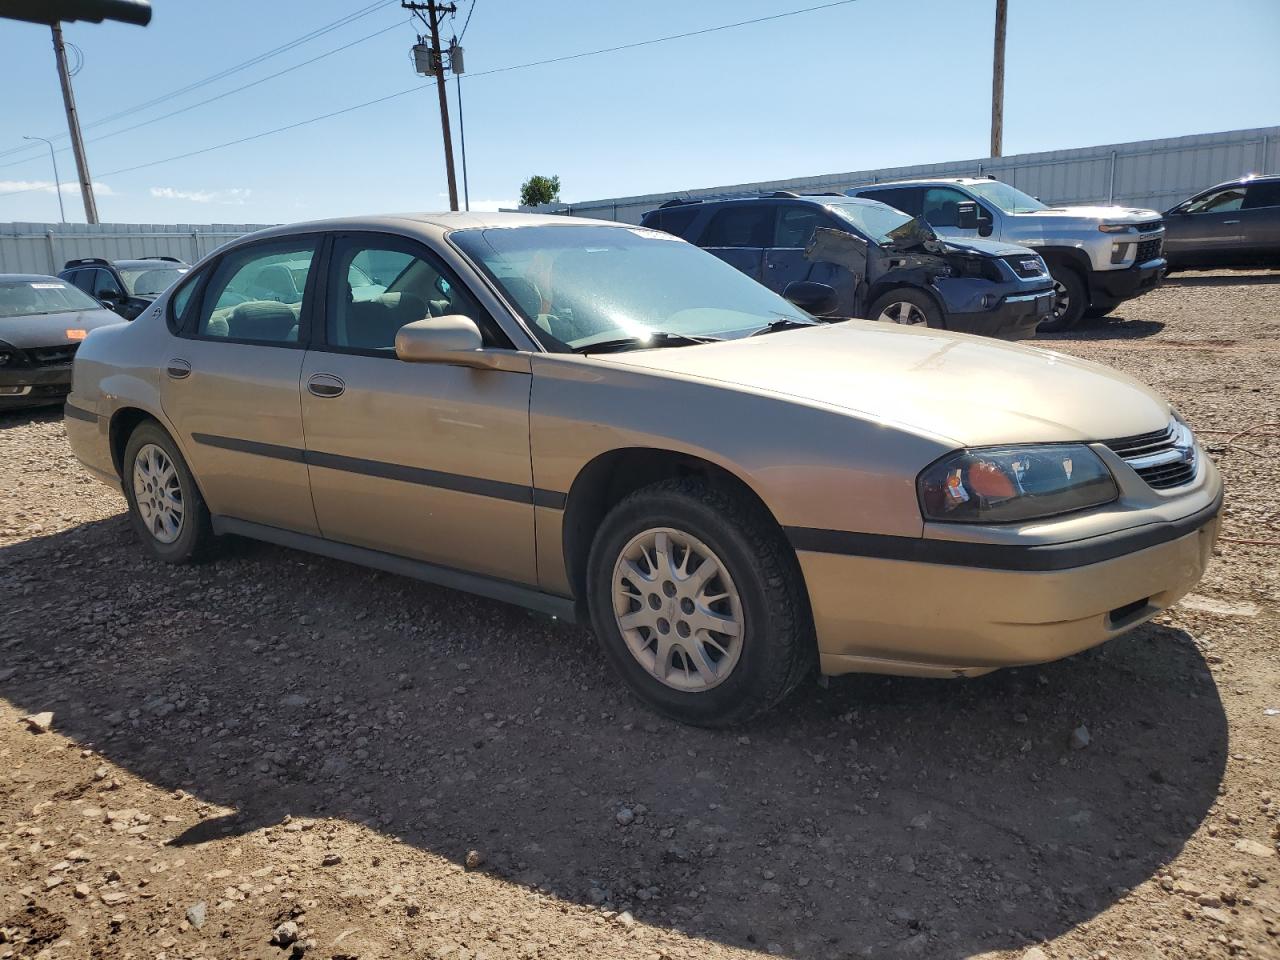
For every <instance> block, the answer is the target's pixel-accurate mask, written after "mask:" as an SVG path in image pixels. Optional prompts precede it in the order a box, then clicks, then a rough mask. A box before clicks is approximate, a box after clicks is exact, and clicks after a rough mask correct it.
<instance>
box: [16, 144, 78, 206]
mask: <svg viewBox="0 0 1280 960" xmlns="http://www.w3.org/2000/svg"><path fill="white" fill-rule="evenodd" d="M22 139H23V140H44V142H45V143H47V144H48V145H49V159H50V160H51V161H53V189H54V190H55V191H57V194H58V216H60V217H61V218H62V222H63V223H66V222H67V212H66V211H65V210H64V209H62V181H61V180H60V179H59V178H58V158H57V157H55V156H54V154H53V141H52V140H49V139H47V138H45V137H28V136H25V135H24V136H23V138H22Z"/></svg>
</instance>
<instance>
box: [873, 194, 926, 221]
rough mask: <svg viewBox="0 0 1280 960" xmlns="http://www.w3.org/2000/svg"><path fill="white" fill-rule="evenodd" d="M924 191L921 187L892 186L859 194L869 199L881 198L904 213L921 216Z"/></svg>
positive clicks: (882, 201)
mask: <svg viewBox="0 0 1280 960" xmlns="http://www.w3.org/2000/svg"><path fill="white" fill-rule="evenodd" d="M923 193H924V191H923V190H921V189H920V188H919V187H891V188H889V189H887V190H868V191H866V192H865V193H860V194H858V196H860V197H865V198H866V199H868V200H879V201H880V202H881V203H887V204H888V205H889V206H891V207H893V208H894V209H895V210H901V211H902V212H903V213H906V214H910V215H911V216H913V217H918V216H920V199H921V194H923Z"/></svg>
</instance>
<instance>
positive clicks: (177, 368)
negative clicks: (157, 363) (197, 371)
mask: <svg viewBox="0 0 1280 960" xmlns="http://www.w3.org/2000/svg"><path fill="white" fill-rule="evenodd" d="M165 373H167V374H168V375H169V379H170V380H185V379H186V378H187V377H189V376H191V364H190V363H188V362H187V361H186V360H183V359H182V358H181V357H174V358H173V359H172V360H170V361H169V365H168V366H167V367H166V368H165Z"/></svg>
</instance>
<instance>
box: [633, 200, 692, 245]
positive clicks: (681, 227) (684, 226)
mask: <svg viewBox="0 0 1280 960" xmlns="http://www.w3.org/2000/svg"><path fill="white" fill-rule="evenodd" d="M700 212H701V211H700V210H699V209H698V204H696V203H691V204H688V205H687V206H682V207H667V208H665V209H659V210H654V211H653V212H652V213H651V214H649V216H647V217H645V226H646V227H653V229H655V230H665V231H666V232H667V233H671V234H674V235H675V236H677V237H683V236H684V235H685V233H686V232H688V230H689V228H690V227H691V226H693V221H694V220H696V219H697V218H698V214H699V213H700Z"/></svg>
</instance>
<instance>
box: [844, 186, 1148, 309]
mask: <svg viewBox="0 0 1280 960" xmlns="http://www.w3.org/2000/svg"><path fill="white" fill-rule="evenodd" d="M847 192H848V193H849V194H850V195H851V196H857V197H868V198H870V199H873V200H880V201H883V202H884V203H887V204H889V205H891V206H894V207H897V208H898V209H899V210H902V211H905V212H906V213H909V214H911V215H912V216H916V217H922V218H923V219H924V220H926V221H927V222H928V223H929V225H930V226H932V227H933V228H934V230H936V231H937V232H938V233H940V234H942V235H943V236H946V237H992V238H994V239H997V240H1003V241H1004V242H1006V243H1020V244H1023V245H1024V246H1028V247H1032V248H1033V249H1034V250H1035V251H1036V252H1037V253H1039V254H1040V255H1041V256H1042V257H1044V260H1045V262H1046V263H1047V264H1048V265H1049V271H1050V273H1052V274H1053V281H1054V285H1055V287H1056V289H1057V294H1058V297H1057V301H1056V303H1055V304H1054V308H1053V312H1052V314H1051V315H1050V316H1049V317H1048V318H1047V319H1045V320H1044V321H1043V322H1042V323H1041V324H1040V330H1041V331H1043V332H1046V333H1052V332H1055V331H1060V330H1069V329H1070V328H1071V327H1074V326H1075V325H1076V324H1077V323H1079V322H1080V319H1081V318H1082V317H1085V316H1088V317H1102V316H1105V315H1106V314H1108V313H1110V312H1111V311H1112V310H1114V309H1115V308H1116V307H1118V306H1119V305H1120V304H1121V303H1123V302H1124V301H1125V300H1130V299H1132V298H1133V297H1137V296H1139V295H1141V294H1143V293H1146V292H1147V291H1148V290H1152V289H1154V288H1155V287H1157V286H1158V285H1159V284H1160V280H1161V277H1162V276H1163V274H1164V268H1165V265H1166V264H1165V260H1164V255H1163V253H1162V244H1163V241H1164V227H1163V225H1162V224H1161V222H1160V214H1158V213H1156V212H1155V211H1154V210H1141V209H1131V208H1128V207H1116V206H1076V207H1050V206H1048V205H1047V204H1044V203H1041V202H1040V201H1039V200H1038V199H1036V198H1035V197H1031V196H1028V195H1027V194H1025V193H1023V192H1022V191H1021V190H1019V189H1017V188H1016V187H1011V186H1010V185H1009V184H1007V183H1001V182H1000V181H999V180H993V179H990V178H987V179H981V178H975V177H951V178H941V179H933V180H904V181H897V182H894V183H886V184H875V185H872V186H866V187H857V188H855V189H853V190H849V191H847Z"/></svg>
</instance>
